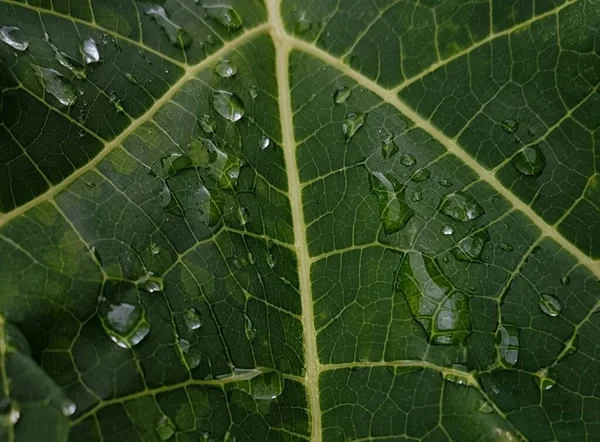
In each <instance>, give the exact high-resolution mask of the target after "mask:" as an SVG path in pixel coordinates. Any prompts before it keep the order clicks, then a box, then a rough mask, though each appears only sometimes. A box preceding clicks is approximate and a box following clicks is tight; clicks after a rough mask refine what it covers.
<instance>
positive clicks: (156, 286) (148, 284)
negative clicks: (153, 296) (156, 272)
mask: <svg viewBox="0 0 600 442" xmlns="http://www.w3.org/2000/svg"><path fill="white" fill-rule="evenodd" d="M138 287H139V288H140V289H142V290H143V291H145V292H148V293H158V292H162V282H161V281H157V280H155V279H149V280H147V281H144V282H142V283H140V284H139V285H138Z"/></svg>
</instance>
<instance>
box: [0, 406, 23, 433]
mask: <svg viewBox="0 0 600 442" xmlns="http://www.w3.org/2000/svg"><path fill="white" fill-rule="evenodd" d="M20 417H21V406H20V405H19V403H18V402H17V401H11V400H10V399H9V398H7V397H5V398H3V399H2V400H0V427H11V426H13V425H15V424H16V423H17V422H19V419H20ZM0 434H1V433H0Z"/></svg>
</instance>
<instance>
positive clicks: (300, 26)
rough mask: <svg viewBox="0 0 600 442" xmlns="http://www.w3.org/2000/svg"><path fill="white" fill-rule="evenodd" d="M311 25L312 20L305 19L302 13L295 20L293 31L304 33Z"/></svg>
mask: <svg viewBox="0 0 600 442" xmlns="http://www.w3.org/2000/svg"><path fill="white" fill-rule="evenodd" d="M312 27H313V22H311V21H309V20H307V19H306V16H305V15H304V14H303V15H302V16H301V17H300V18H299V19H298V20H296V25H295V26H294V32H295V33H296V35H304V34H306V33H307V32H308V31H310V30H311V29H312Z"/></svg>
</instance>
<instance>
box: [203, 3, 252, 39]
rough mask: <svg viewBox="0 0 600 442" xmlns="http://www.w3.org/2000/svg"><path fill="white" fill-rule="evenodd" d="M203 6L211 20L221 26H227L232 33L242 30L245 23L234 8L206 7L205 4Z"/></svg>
mask: <svg viewBox="0 0 600 442" xmlns="http://www.w3.org/2000/svg"><path fill="white" fill-rule="evenodd" d="M203 6H204V9H205V10H206V14H207V15H208V16H209V17H210V18H212V19H213V20H214V21H216V22H217V23H219V24H220V25H222V26H225V27H226V28H227V30H228V31H230V32H231V31H235V30H236V29H239V28H241V27H242V25H243V23H244V22H243V20H242V18H241V17H240V16H239V15H238V13H237V12H236V11H235V9H233V8H229V7H227V6H206V5H204V4H203Z"/></svg>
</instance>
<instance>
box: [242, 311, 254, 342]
mask: <svg viewBox="0 0 600 442" xmlns="http://www.w3.org/2000/svg"><path fill="white" fill-rule="evenodd" d="M244 331H245V332H246V338H247V339H248V341H250V342H254V340H255V339H256V329H255V328H254V325H253V324H252V321H251V320H250V318H249V317H248V316H246V318H245V321H244Z"/></svg>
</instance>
